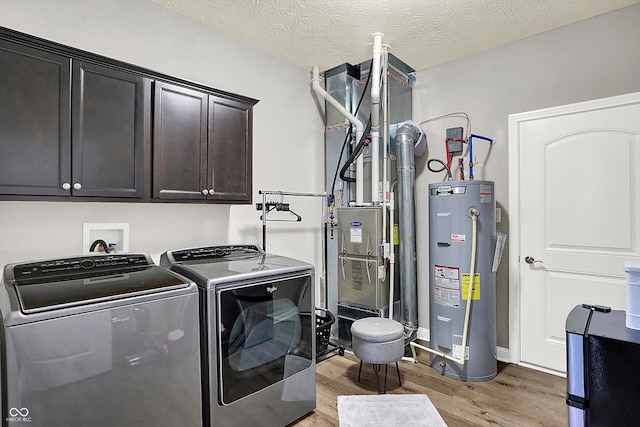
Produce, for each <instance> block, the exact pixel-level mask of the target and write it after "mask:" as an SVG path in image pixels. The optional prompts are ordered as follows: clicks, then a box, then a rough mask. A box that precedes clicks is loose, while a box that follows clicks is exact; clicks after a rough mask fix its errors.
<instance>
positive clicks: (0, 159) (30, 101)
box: [0, 40, 71, 196]
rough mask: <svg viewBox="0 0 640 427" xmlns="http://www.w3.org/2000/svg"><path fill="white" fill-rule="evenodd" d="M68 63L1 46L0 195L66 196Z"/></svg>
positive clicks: (18, 47)
mask: <svg viewBox="0 0 640 427" xmlns="http://www.w3.org/2000/svg"><path fill="white" fill-rule="evenodd" d="M70 76H71V59H69V58H68V57H64V56H61V55H56V54H53V53H48V52H43V51H40V50H38V49H33V48H31V47H27V46H22V45H18V44H15V43H11V42H7V41H3V40H0V194H10V195H11V194H21V195H53V196H65V195H68V194H69V191H67V190H64V189H63V188H62V185H63V183H65V182H67V183H69V182H70V180H71V115H70V114H69V110H70V102H71V80H70Z"/></svg>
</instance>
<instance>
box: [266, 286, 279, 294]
mask: <svg viewBox="0 0 640 427" xmlns="http://www.w3.org/2000/svg"><path fill="white" fill-rule="evenodd" d="M277 290H278V287H277V286H276V285H273V286H267V292H269V293H270V294H272V293H274V292H275V291H277Z"/></svg>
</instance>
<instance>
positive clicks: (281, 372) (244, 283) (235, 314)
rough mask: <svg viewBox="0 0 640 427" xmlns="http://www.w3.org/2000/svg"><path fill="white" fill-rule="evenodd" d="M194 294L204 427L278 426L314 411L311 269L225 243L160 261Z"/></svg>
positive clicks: (166, 256)
mask: <svg viewBox="0 0 640 427" xmlns="http://www.w3.org/2000/svg"><path fill="white" fill-rule="evenodd" d="M160 265H162V266H169V267H170V268H171V269H172V270H173V271H176V272H178V273H180V274H181V275H184V276H186V277H188V278H189V279H191V280H193V281H194V282H196V284H197V285H198V287H199V289H200V313H201V325H202V327H203V330H202V333H203V338H202V343H203V344H202V351H203V360H202V372H203V385H204V387H203V404H204V412H205V418H204V422H205V425H206V426H212V427H213V426H241V427H247V426H261V427H266V426H278V427H281V426H284V425H287V424H289V423H291V422H293V421H295V420H297V419H298V418H300V417H302V416H304V415H306V414H307V413H309V412H311V411H312V410H313V409H314V408H315V404H316V389H315V387H316V376H315V367H316V360H315V355H316V352H315V330H316V329H315V309H314V268H313V266H312V265H310V264H308V263H305V262H302V261H298V260H295V259H291V258H287V257H283V256H278V255H273V254H267V253H264V252H263V251H262V250H261V249H259V248H258V247H257V246H252V245H229V246H210V247H202V248H192V249H181V250H175V251H169V252H167V253H165V254H163V255H162V257H161V258H160Z"/></svg>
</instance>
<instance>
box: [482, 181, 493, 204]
mask: <svg viewBox="0 0 640 427" xmlns="http://www.w3.org/2000/svg"><path fill="white" fill-rule="evenodd" d="M492 199H493V197H492V192H491V186H490V185H487V184H482V185H480V203H491V201H492Z"/></svg>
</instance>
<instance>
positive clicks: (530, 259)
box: [524, 255, 543, 264]
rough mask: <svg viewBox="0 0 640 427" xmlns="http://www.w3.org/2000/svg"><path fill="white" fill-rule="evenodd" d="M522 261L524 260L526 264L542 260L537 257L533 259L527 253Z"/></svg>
mask: <svg viewBox="0 0 640 427" xmlns="http://www.w3.org/2000/svg"><path fill="white" fill-rule="evenodd" d="M524 262H526V263H527V264H533V263H534V262H539V263H542V262H543V261H540V260H539V259H535V258H533V257H532V256H529V255H527V256H526V257H524Z"/></svg>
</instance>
